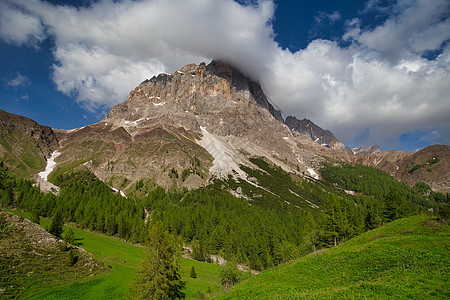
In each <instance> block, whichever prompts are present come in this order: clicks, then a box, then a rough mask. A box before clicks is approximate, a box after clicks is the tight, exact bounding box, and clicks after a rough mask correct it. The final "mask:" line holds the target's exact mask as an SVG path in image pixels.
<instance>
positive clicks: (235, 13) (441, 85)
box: [0, 0, 450, 143]
mask: <svg viewBox="0 0 450 300" xmlns="http://www.w3.org/2000/svg"><path fill="white" fill-rule="evenodd" d="M5 1H6V2H4V3H3V4H1V6H2V7H1V8H5V7H6V10H2V12H1V13H0V14H1V16H2V19H1V22H0V36H1V37H2V38H3V39H4V40H5V41H7V42H9V43H13V44H17V45H22V44H27V45H37V42H39V41H42V40H43V39H44V38H45V37H46V36H47V35H48V36H51V37H52V38H53V39H54V42H55V48H54V53H53V54H54V57H55V59H56V64H55V66H54V69H53V80H54V82H55V83H56V86H57V88H58V90H60V91H61V92H63V93H65V94H72V95H74V96H75V97H76V98H77V100H78V101H79V102H80V103H82V104H83V105H84V106H85V107H86V108H88V109H90V110H98V109H108V108H109V107H111V106H112V105H114V104H116V103H118V102H122V101H124V100H126V97H127V95H128V92H129V91H130V90H131V89H133V88H134V87H135V86H136V85H137V84H139V83H140V82H141V81H143V80H144V79H146V78H150V77H151V76H153V75H156V74H157V73H160V72H173V71H174V70H176V69H177V68H180V67H181V66H183V65H185V64H187V63H192V62H195V63H199V62H201V61H206V62H208V61H209V60H210V59H212V58H220V59H223V60H227V61H229V62H231V63H233V64H235V65H236V66H239V67H240V68H242V69H243V71H244V72H246V73H248V74H249V75H250V76H252V77H253V78H255V79H257V80H259V81H260V82H261V84H262V86H263V88H264V90H265V92H266V93H267V95H268V96H269V98H270V99H271V101H272V102H273V103H274V104H275V105H276V106H277V107H279V108H281V109H282V111H283V113H284V115H285V116H287V115H296V116H299V117H308V118H311V119H312V120H313V121H314V122H316V123H318V124H319V125H321V126H323V127H326V128H328V129H331V130H332V131H333V133H335V135H336V136H337V137H338V138H339V139H341V140H342V141H343V142H347V141H350V140H352V139H354V138H355V136H357V134H358V133H359V132H361V130H365V129H368V130H367V132H368V134H367V135H365V140H364V142H366V143H383V141H384V140H387V139H392V137H396V136H399V135H401V134H403V133H405V132H409V131H414V130H419V129H422V130H440V134H441V136H442V137H443V138H445V139H447V143H448V135H447V134H445V133H442V132H441V131H442V130H444V131H445V130H446V131H450V130H449V128H450V124H449V120H450V111H449V108H448V107H449V103H450V96H449V95H450V87H449V84H448V82H450V76H449V74H450V73H449V69H450V46H449V45H448V40H449V38H450V28H449V27H450V24H449V18H448V15H449V13H450V4H449V2H448V1H447V0H434V1H425V0H417V1H416V0H399V1H398V3H394V4H393V5H391V6H389V7H383V6H382V5H381V4H382V1H377V0H372V1H369V2H368V4H367V8H366V10H365V12H367V11H371V10H372V11H374V10H377V11H383V14H384V15H385V16H387V19H386V21H385V22H384V23H383V24H381V25H379V26H377V27H375V28H373V29H367V27H363V26H362V22H361V20H360V19H353V20H347V21H346V28H347V29H346V30H347V31H346V33H345V35H344V36H343V37H342V39H343V40H347V41H351V42H353V44H352V45H351V46H349V47H346V48H342V47H340V46H339V44H338V43H337V42H331V41H327V40H321V39H318V40H314V41H312V42H311V43H310V44H309V45H308V47H307V48H306V49H302V50H299V51H298V52H295V53H292V52H290V51H289V50H283V49H281V48H280V47H279V46H278V44H277V43H276V42H275V41H274V32H273V30H272V26H271V22H272V19H273V17H274V9H275V6H274V3H273V2H272V1H268V0H265V1H264V0H261V1H258V2H255V1H251V2H249V3H250V5H241V4H238V3H236V2H234V1H232V0H216V1H207V0H165V1H162V0H142V1H131V0H123V1H112V0H104V1H100V2H97V3H92V4H91V6H89V7H83V8H74V7H70V6H61V5H60V6H55V5H52V4H49V3H46V2H43V1H40V0H5ZM5 3H6V4H5ZM391 3H392V2H391ZM13 17H14V18H13ZM340 18H341V16H340V14H339V13H338V12H334V13H332V14H327V15H325V14H323V15H322V19H323V20H325V19H326V20H327V21H328V22H336V21H338V20H340ZM21 21H23V22H21ZM8 22H9V23H8ZM17 23H21V24H22V25H23V26H22V27H20V26H19V28H18V29H17V30H13V29H12V28H13V26H12V25H14V24H17ZM19 29H20V30H19ZM446 42H447V46H445V45H446V44H445V43H446ZM443 45H444V47H443ZM441 47H443V48H442V49H441ZM429 50H439V51H441V52H442V53H441V54H440V55H439V56H438V57H437V58H436V59H434V60H427V59H424V58H422V57H421V56H422V55H423V54H424V53H426V51H429Z"/></svg>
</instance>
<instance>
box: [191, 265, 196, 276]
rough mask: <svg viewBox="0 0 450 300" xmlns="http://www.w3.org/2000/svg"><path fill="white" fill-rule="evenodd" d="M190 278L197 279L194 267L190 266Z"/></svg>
mask: <svg viewBox="0 0 450 300" xmlns="http://www.w3.org/2000/svg"><path fill="white" fill-rule="evenodd" d="M191 278H197V273H196V272H195V267H194V266H192V268H191Z"/></svg>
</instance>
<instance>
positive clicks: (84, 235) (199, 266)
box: [32, 228, 221, 299]
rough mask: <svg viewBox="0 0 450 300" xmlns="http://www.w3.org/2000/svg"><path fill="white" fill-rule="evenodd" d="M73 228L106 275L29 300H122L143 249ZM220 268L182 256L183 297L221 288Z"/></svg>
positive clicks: (56, 289)
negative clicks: (194, 273) (193, 274)
mask: <svg viewBox="0 0 450 300" xmlns="http://www.w3.org/2000/svg"><path fill="white" fill-rule="evenodd" d="M72 229H73V231H74V233H75V238H76V240H77V242H78V243H79V246H80V247H82V248H83V249H85V250H86V251H88V252H90V253H92V254H93V255H94V257H95V258H97V259H99V260H100V261H103V262H104V264H105V265H106V266H107V267H108V268H109V269H110V271H109V274H108V275H107V276H104V277H98V278H95V279H92V280H87V281H79V282H77V283H74V284H72V285H69V286H65V287H57V288H51V289H49V290H47V291H46V292H45V293H41V294H38V295H35V296H34V297H33V298H32V299H125V297H126V294H127V293H128V291H129V289H128V288H129V285H130V283H131V281H132V280H133V278H134V274H135V272H136V271H137V269H138V268H139V266H140V264H141V262H142V261H143V259H144V255H145V251H144V249H143V248H142V247H139V246H136V245H133V244H130V243H127V242H125V241H123V240H120V239H117V238H113V237H109V236H105V235H101V234H97V233H93V232H88V231H84V230H81V229H78V228H72ZM193 265H194V266H195V269H196V272H197V278H195V279H194V278H190V277H189V271H190V269H191V266H193ZM219 269H220V267H219V266H217V265H212V264H208V263H204V262H198V261H192V260H189V259H182V261H181V276H182V280H183V281H186V289H185V290H184V292H185V293H186V298H187V299H201V297H202V295H206V291H207V290H208V288H210V290H211V291H212V292H215V293H217V292H218V291H219V290H220V288H221V287H220V281H219Z"/></svg>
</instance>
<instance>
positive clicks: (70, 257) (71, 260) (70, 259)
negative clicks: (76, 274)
mask: <svg viewBox="0 0 450 300" xmlns="http://www.w3.org/2000/svg"><path fill="white" fill-rule="evenodd" d="M77 261H78V255H76V254H75V251H74V250H73V249H70V250H69V251H68V252H67V258H66V265H67V266H69V267H72V266H73V265H74V264H76V263H77Z"/></svg>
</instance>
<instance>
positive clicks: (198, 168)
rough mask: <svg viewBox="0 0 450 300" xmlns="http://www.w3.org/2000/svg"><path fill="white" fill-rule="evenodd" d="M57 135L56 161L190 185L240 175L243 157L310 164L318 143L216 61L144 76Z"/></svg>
mask: <svg viewBox="0 0 450 300" xmlns="http://www.w3.org/2000/svg"><path fill="white" fill-rule="evenodd" d="M58 137H59V138H60V140H61V144H62V148H61V150H59V151H60V152H61V155H60V156H59V157H58V158H57V159H56V162H57V163H58V165H59V166H60V167H61V168H63V167H64V165H69V164H70V165H78V166H80V167H81V166H83V167H87V168H88V169H90V170H91V171H93V172H94V173H95V174H96V175H97V176H98V177H99V178H100V179H102V180H104V181H106V182H107V183H109V184H111V185H112V186H115V187H117V188H126V187H127V186H129V185H130V184H132V183H133V182H135V181H136V180H138V179H140V178H143V177H145V178H153V179H154V180H155V182H156V183H157V184H160V185H163V186H166V187H170V186H174V185H175V186H189V187H195V186H199V185H201V184H204V183H205V182H207V180H208V179H209V178H210V177H211V176H219V177H223V176H227V175H228V174H235V173H236V174H238V175H239V176H245V174H242V172H241V171H240V169H239V165H251V163H250V162H249V160H248V157H250V156H263V157H266V158H267V159H268V160H270V161H272V162H273V163H275V164H276V165H279V166H281V167H282V168H284V169H285V170H286V171H289V172H298V171H297V170H300V171H301V172H308V170H314V169H315V170H318V168H319V166H320V164H321V162H322V161H323V160H324V157H323V155H322V154H316V153H315V152H316V151H315V150H314V149H315V147H319V148H320V146H318V145H315V144H314V143H312V142H311V141H310V140H309V139H304V138H302V137H294V136H293V135H292V134H291V132H290V130H289V128H288V127H287V126H286V125H285V124H284V123H283V122H282V118H281V114H280V112H279V111H277V110H275V109H274V107H273V106H272V105H271V104H270V103H269V102H268V101H267V98H266V96H265V95H264V92H263V91H262V89H261V87H260V85H259V84H258V83H256V82H254V81H252V80H251V79H249V78H248V77H246V76H245V75H244V74H242V73H241V72H240V71H239V70H238V69H236V68H235V67H233V66H231V65H229V64H226V63H224V62H218V61H212V62H211V63H210V64H209V65H206V64H204V63H202V64H200V65H195V64H190V65H186V66H184V67H182V68H181V69H179V70H177V71H175V72H174V73H173V74H160V75H158V76H155V77H153V78H151V79H148V80H145V81H144V82H142V83H141V84H140V85H139V86H138V87H136V88H135V89H134V90H133V91H131V92H130V94H129V97H128V100H127V101H125V102H123V103H120V104H118V105H116V106H114V107H113V108H112V109H111V111H110V113H109V114H108V115H107V116H106V117H105V119H103V120H102V121H100V122H99V123H97V124H94V125H90V126H87V127H85V128H80V129H77V130H72V131H59V132H58ZM81 149H83V151H80V150H81ZM230 166H231V167H230ZM57 168H58V166H57ZM172 169H173V170H172ZM186 174H187V175H186Z"/></svg>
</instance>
